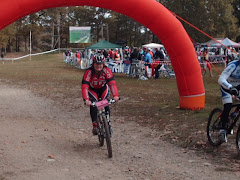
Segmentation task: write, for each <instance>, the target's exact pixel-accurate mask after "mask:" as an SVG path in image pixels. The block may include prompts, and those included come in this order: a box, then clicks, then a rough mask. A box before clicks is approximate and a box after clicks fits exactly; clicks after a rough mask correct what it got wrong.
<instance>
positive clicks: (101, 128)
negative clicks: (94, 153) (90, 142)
mask: <svg viewBox="0 0 240 180" xmlns="http://www.w3.org/2000/svg"><path fill="white" fill-rule="evenodd" d="M115 102H116V101H115V100H114V99H110V100H108V99H104V100H102V101H101V100H100V101H98V102H93V103H92V106H93V107H96V108H97V134H98V141H99V145H100V146H103V145H104V139H106V144H107V150H108V157H109V158H111V157H112V143H111V137H112V134H113V131H112V126H111V122H110V116H109V112H108V111H106V110H105V107H106V106H109V105H111V104H113V103H115Z"/></svg>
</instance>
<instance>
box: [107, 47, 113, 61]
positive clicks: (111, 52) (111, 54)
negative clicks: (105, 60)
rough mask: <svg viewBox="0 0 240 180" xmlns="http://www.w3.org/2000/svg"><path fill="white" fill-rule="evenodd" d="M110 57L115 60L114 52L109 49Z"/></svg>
mask: <svg viewBox="0 0 240 180" xmlns="http://www.w3.org/2000/svg"><path fill="white" fill-rule="evenodd" d="M108 56H109V58H111V59H113V51H112V49H109V51H108Z"/></svg>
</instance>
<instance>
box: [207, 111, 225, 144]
mask: <svg viewBox="0 0 240 180" xmlns="http://www.w3.org/2000/svg"><path fill="white" fill-rule="evenodd" d="M221 113H222V110H221V109H220V108H215V109H213V110H212V112H211V113H210V115H209V118H208V124H207V137H208V141H209V143H210V144H211V145H212V146H219V145H221V144H222V142H221V141H220V140H219V138H218V134H219V129H220V114H221ZM214 135H216V137H214Z"/></svg>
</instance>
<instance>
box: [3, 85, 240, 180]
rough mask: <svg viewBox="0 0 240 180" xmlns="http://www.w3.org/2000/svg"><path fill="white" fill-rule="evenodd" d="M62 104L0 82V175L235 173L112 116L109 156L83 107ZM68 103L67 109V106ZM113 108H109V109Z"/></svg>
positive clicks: (168, 178) (52, 178)
mask: <svg viewBox="0 0 240 180" xmlns="http://www.w3.org/2000/svg"><path fill="white" fill-rule="evenodd" d="M73 104H75V105H76V104H77V105H78V106H79V108H78V109H72V110H71V111H69V108H66V105H60V104H57V103H56V102H52V101H50V100H48V99H45V98H43V97H38V96H36V95H34V94H32V93H31V92H30V91H28V90H24V89H19V88H17V87H12V86H8V85H4V84H2V83H0V109H1V114H0V124H1V126H0V137H1V138H0V144H1V145H0V159H1V162H0V180H5V179H17V180H23V179H24V180H26V179H29V180H30V179H31V180H32V179H34V180H62V179H63V180H69V179H71V180H72V179H73V180H75V179H76V180H88V179H114V180H118V179H119V180H125V179H126V180H135V179H136V180H141V179H142V180H152V179H156V180H159V179H163V180H173V179H176V180H177V179H179V180H180V179H181V180H183V179H189V180H190V179H191V180H192V179H196V180H199V179H206V180H208V179H216V180H217V179H222V180H224V179H228V180H231V179H234V180H235V179H238V178H239V177H238V176H237V175H238V172H229V171H222V170H224V168H225V167H223V166H221V165H216V164H214V163H213V162H211V161H210V160H208V158H207V157H199V156H197V155H196V154H195V153H194V152H187V151H185V150H184V149H179V148H178V147H175V146H173V145H171V144H168V143H166V142H162V141H161V132H155V131H152V130H151V129H149V128H145V127H140V126H139V125H138V124H135V123H134V122H128V121H127V119H123V118H117V117H114V115H113V116H112V119H113V120H114V121H113V122H112V124H113V130H114V136H113V139H112V141H113V158H112V159H109V158H107V151H106V147H105V146H104V147H102V148H100V147H99V146H98V143H97V138H96V137H93V136H92V134H91V123H90V119H89V112H88V108H85V107H83V106H82V100H81V99H80V98H79V99H73ZM67 109H68V110H67ZM113 114H114V113H113Z"/></svg>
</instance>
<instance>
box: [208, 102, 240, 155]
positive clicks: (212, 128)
mask: <svg viewBox="0 0 240 180" xmlns="http://www.w3.org/2000/svg"><path fill="white" fill-rule="evenodd" d="M239 110H240V103H235V104H232V107H231V111H230V113H229V123H228V125H227V135H232V134H233V130H234V128H235V127H238V129H237V134H236V147H237V152H238V154H239V155H240V125H238V120H239V117H240V112H239ZM221 115H222V109H220V108H215V109H213V110H212V111H211V113H210V115H209V118H208V124H207V137H208V141H209V143H210V144H211V145H212V146H219V145H221V144H222V143H223V142H222V141H220V139H219V130H220V129H221V122H220V119H221Z"/></svg>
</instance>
